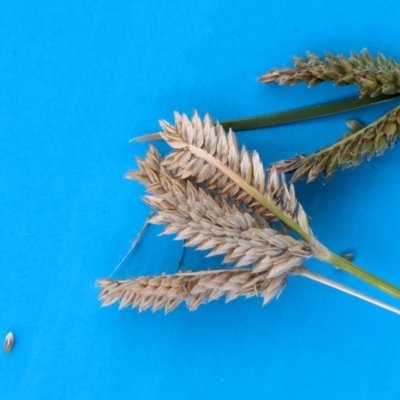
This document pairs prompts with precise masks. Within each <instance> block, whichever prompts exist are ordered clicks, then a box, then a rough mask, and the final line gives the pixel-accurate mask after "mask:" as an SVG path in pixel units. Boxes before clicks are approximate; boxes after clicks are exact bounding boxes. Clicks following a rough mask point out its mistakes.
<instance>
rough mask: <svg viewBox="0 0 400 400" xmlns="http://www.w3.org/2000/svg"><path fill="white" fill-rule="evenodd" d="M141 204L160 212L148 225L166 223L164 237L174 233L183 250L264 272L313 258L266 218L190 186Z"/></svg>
mask: <svg viewBox="0 0 400 400" xmlns="http://www.w3.org/2000/svg"><path fill="white" fill-rule="evenodd" d="M188 191H190V192H191V193H192V196H191V198H190V196H188V195H187V192H188ZM144 201H145V202H146V203H148V204H149V205H150V206H151V207H153V208H154V209H156V210H157V212H158V213H157V214H156V215H155V216H154V217H152V218H151V219H150V222H151V223H155V224H166V228H165V229H164V231H163V233H164V234H171V233H173V234H177V239H180V240H186V243H185V246H196V247H197V248H198V249H200V250H206V249H207V250H211V252H210V253H209V255H208V256H214V255H220V254H223V255H225V258H224V260H223V262H224V263H231V262H234V263H236V266H237V267H242V266H249V265H251V264H257V268H258V269H257V270H258V271H264V270H267V269H268V268H272V267H274V266H275V265H281V264H282V263H286V264H287V265H290V266H291V267H294V266H297V265H299V264H300V263H301V261H303V260H305V259H307V258H309V257H310V256H311V255H312V249H311V247H310V245H309V244H307V243H305V242H303V241H300V240H295V239H293V238H292V237H290V236H286V235H282V234H280V233H279V232H277V231H276V230H274V229H271V228H270V227H269V225H268V223H267V222H266V221H265V220H264V219H256V218H254V217H253V216H252V215H250V214H249V213H245V212H242V211H241V210H239V209H238V208H237V207H236V206H235V205H234V204H232V203H230V202H229V201H228V200H226V199H224V198H221V197H218V196H216V195H212V194H211V193H209V192H208V191H207V190H205V189H201V188H199V187H198V186H196V185H195V184H193V183H191V182H190V181H187V182H186V183H185V191H183V192H175V193H172V192H170V193H168V194H164V195H162V196H157V197H155V196H145V197H144ZM300 259H301V261H300V262H299V260H300ZM291 267H290V268H291ZM282 271H284V270H283V269H282Z"/></svg>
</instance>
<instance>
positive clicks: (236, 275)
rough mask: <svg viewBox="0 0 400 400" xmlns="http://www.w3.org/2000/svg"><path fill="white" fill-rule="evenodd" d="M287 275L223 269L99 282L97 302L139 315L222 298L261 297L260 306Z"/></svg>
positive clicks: (279, 288) (278, 290)
mask: <svg viewBox="0 0 400 400" xmlns="http://www.w3.org/2000/svg"><path fill="white" fill-rule="evenodd" d="M286 277H287V274H281V275H279V276H278V277H273V278H269V277H268V274H267V273H266V272H263V273H254V272H252V271H250V270H243V269H227V270H210V271H201V272H190V273H178V274H175V275H158V276H143V277H140V278H137V279H128V280H115V281H113V280H110V279H101V280H99V281H98V282H97V285H98V286H100V287H101V288H102V291H101V293H100V296H99V297H100V299H101V300H102V301H103V306H108V305H111V304H114V303H116V302H117V301H120V303H119V308H120V309H122V308H125V307H128V306H132V308H135V307H136V308H138V309H139V311H143V310H147V309H152V311H157V310H160V309H162V308H164V310H165V313H168V312H170V311H172V310H173V309H174V308H176V307H177V306H178V305H179V304H180V303H182V302H185V303H186V305H187V307H188V308H189V310H191V311H193V310H196V309H197V308H198V307H199V306H200V305H201V304H204V303H207V302H210V301H212V300H216V299H219V298H220V297H222V296H225V299H226V301H227V302H228V301H231V300H233V299H235V298H236V297H239V296H245V297H246V298H249V297H253V296H261V297H263V305H265V304H267V303H268V302H270V301H271V300H272V299H273V298H274V297H276V296H277V295H279V294H280V293H281V292H282V290H283V289H284V287H285V285H286Z"/></svg>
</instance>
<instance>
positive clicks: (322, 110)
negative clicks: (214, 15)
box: [131, 95, 399, 142]
mask: <svg viewBox="0 0 400 400" xmlns="http://www.w3.org/2000/svg"><path fill="white" fill-rule="evenodd" d="M397 97H399V95H393V96H385V95H382V96H379V97H375V98H371V97H366V98H362V99H359V98H356V99H350V100H340V101H337V102H334V103H328V104H322V105H319V106H313V107H307V108H300V109H298V110H291V111H282V112H278V113H274V114H267V115H262V116H260V117H252V118H245V119H235V120H231V121H222V122H220V124H221V125H222V126H223V127H224V129H229V128H231V129H233V130H234V131H243V130H249V129H259V128H267V127H271V126H276V125H283V124H290V123H293V122H300V121H305V120H308V119H313V118H319V117H325V116H328V115H333V114H337V113H341V112H345V111H351V110H356V109H357V108H362V107H367V106H370V105H373V104H377V103H383V102H386V101H389V100H393V99H395V98H397ZM158 139H161V136H160V134H159V133H151V134H149V135H143V136H138V137H135V138H133V139H132V140H131V141H137V142H144V141H148V140H158Z"/></svg>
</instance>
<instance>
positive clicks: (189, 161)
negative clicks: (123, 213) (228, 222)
mask: <svg viewBox="0 0 400 400" xmlns="http://www.w3.org/2000/svg"><path fill="white" fill-rule="evenodd" d="M160 124H161V127H162V128H163V132H161V136H162V137H163V138H164V139H165V140H166V141H167V142H168V143H169V144H170V145H171V147H173V148H174V150H175V151H174V152H172V153H170V154H169V155H167V156H166V157H165V158H164V159H163V160H162V161H161V164H160V166H161V167H162V168H165V169H167V170H169V171H173V173H174V175H175V176H176V177H179V178H181V179H187V178H193V179H195V180H196V182H197V183H204V184H205V185H206V186H207V187H208V188H209V189H210V190H215V191H217V192H218V193H219V194H220V195H221V196H223V197H230V198H232V199H233V200H234V201H235V202H237V203H241V204H244V205H246V207H247V208H248V209H249V211H251V212H254V213H257V214H260V215H261V216H262V217H263V218H265V219H266V220H268V221H276V220H277V218H276V216H275V215H274V214H273V213H272V212H271V211H269V210H268V209H266V208H265V207H264V206H263V205H261V204H260V203H259V202H258V201H257V200H254V198H253V197H252V196H250V195H249V194H248V193H247V192H246V191H244V190H243V189H241V188H240V187H239V186H238V185H237V184H235V183H234V182H232V181H231V180H230V179H229V177H228V176H226V175H225V174H223V173H222V172H220V171H219V170H218V169H217V168H215V167H214V166H212V165H210V164H209V163H207V162H206V161H205V160H202V159H199V158H198V157H197V156H196V155H194V154H192V153H191V152H190V149H189V146H190V145H195V146H198V147H199V148H202V149H203V150H205V151H206V152H207V153H208V154H210V155H212V156H213V157H215V158H216V159H218V160H219V161H220V162H221V163H223V164H224V165H226V166H227V167H229V168H230V169H231V170H232V171H233V172H234V173H236V174H238V175H240V177H241V178H242V179H244V180H245V181H246V182H247V183H249V184H251V185H252V186H253V187H254V188H255V189H256V190H257V191H259V192H260V193H261V194H263V195H264V196H265V197H266V198H267V199H268V200H269V201H270V202H272V203H273V204H275V205H276V206H278V207H279V208H280V209H281V210H282V212H283V213H285V214H286V215H287V216H289V217H290V218H291V219H294V220H295V221H296V222H297V212H298V209H299V204H298V202H297V199H296V196H295V194H294V188H293V187H292V188H290V189H288V188H287V187H286V182H285V180H284V178H283V177H280V176H279V175H278V174H277V172H276V171H274V170H271V171H270V174H269V175H268V176H266V174H265V170H264V166H263V164H262V162H261V160H260V156H259V154H258V153H257V152H256V151H254V152H252V153H251V154H250V153H249V152H248V151H247V150H246V148H245V147H244V146H243V147H242V149H241V150H239V147H238V144H237V140H236V137H235V135H234V133H233V132H232V130H229V132H228V134H226V133H225V131H224V129H223V127H222V126H221V125H219V124H216V125H214V124H213V123H212V122H211V118H210V116H209V115H206V116H205V118H204V120H203V121H201V119H200V118H199V116H198V114H197V113H194V115H193V118H192V120H189V118H188V117H187V116H186V115H179V114H177V113H175V126H174V127H173V126H172V125H170V124H169V123H168V122H166V121H161V123H160ZM188 132H195V133H196V137H197V139H196V140H195V139H194V138H193V139H192V137H191V134H190V135H189V136H188ZM198 136H201V138H199V137H198ZM136 176H137V175H134V174H133V175H131V177H136ZM289 200H290V201H289ZM303 217H304V215H303ZM303 219H304V218H303ZM303 225H304V226H306V225H305V224H303Z"/></svg>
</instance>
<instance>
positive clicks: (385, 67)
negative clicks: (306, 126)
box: [260, 49, 400, 97]
mask: <svg viewBox="0 0 400 400" xmlns="http://www.w3.org/2000/svg"><path fill="white" fill-rule="evenodd" d="M307 57H308V59H304V58H299V57H293V61H294V68H277V69H273V70H271V71H269V72H267V73H266V74H264V75H262V76H261V77H260V81H261V82H263V83H270V82H278V83H279V84H281V85H295V84H297V83H300V82H306V83H307V84H308V86H309V87H311V86H315V85H318V84H319V83H322V82H324V81H332V82H333V83H334V84H335V85H337V86H344V85H358V86H359V87H360V90H359V95H360V97H364V96H370V97H377V96H379V95H381V94H384V95H392V94H396V93H400V66H399V64H398V63H397V62H395V61H394V60H393V59H392V58H390V59H387V58H386V57H385V56H384V55H383V54H382V53H378V57H377V58H373V57H372V56H371V54H370V53H369V52H368V51H367V50H366V49H364V50H363V51H362V54H361V55H360V54H356V53H354V52H353V53H351V57H350V58H347V57H345V56H343V55H338V56H335V55H333V54H331V53H329V52H326V53H325V60H322V59H321V58H320V57H319V56H317V55H315V54H313V53H311V52H308V53H307Z"/></svg>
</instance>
